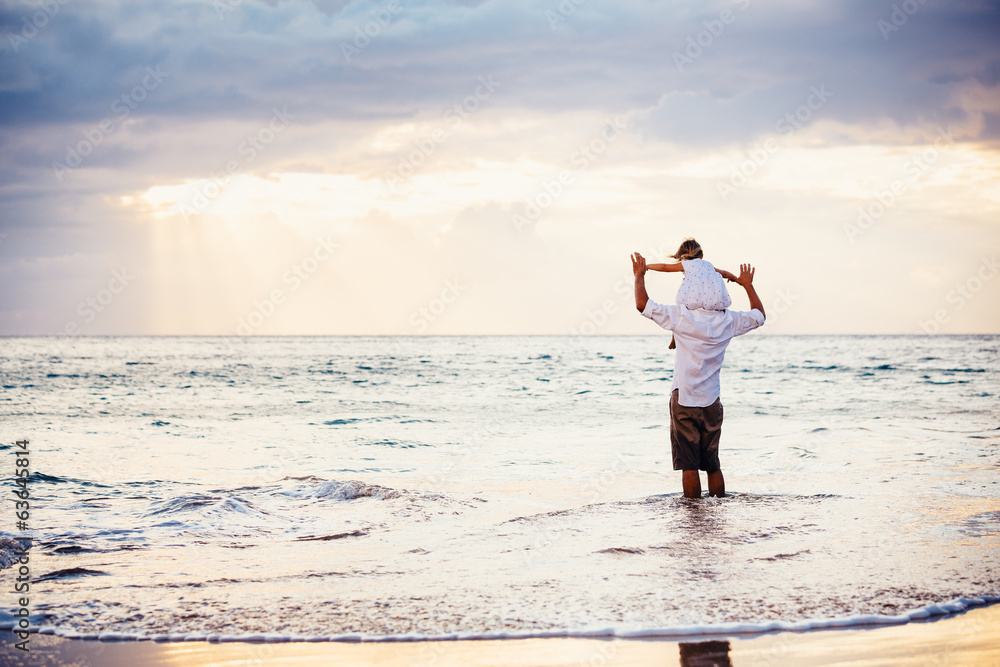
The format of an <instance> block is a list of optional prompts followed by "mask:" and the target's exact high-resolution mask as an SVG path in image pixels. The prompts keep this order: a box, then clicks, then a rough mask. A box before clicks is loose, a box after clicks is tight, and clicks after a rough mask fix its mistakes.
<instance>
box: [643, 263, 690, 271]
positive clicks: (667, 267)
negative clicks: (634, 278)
mask: <svg viewBox="0 0 1000 667" xmlns="http://www.w3.org/2000/svg"><path fill="white" fill-rule="evenodd" d="M646 268H647V269H649V270H650V271H663V272H665V273H675V272H677V271H683V270H684V266H683V265H682V264H681V263H680V262H677V263H676V264H647V265H646Z"/></svg>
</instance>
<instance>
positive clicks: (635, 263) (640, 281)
mask: <svg viewBox="0 0 1000 667" xmlns="http://www.w3.org/2000/svg"><path fill="white" fill-rule="evenodd" d="M632 274H633V275H634V276H635V307H636V310H638V311H639V312H640V313H641V312H644V311H645V310H646V302H647V301H649V295H648V294H646V260H645V258H643V256H642V255H640V254H639V253H633V255H632Z"/></svg>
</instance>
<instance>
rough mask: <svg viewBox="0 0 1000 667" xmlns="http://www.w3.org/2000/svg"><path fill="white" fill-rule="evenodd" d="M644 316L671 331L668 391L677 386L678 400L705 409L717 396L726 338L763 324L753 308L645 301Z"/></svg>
mask: <svg viewBox="0 0 1000 667" xmlns="http://www.w3.org/2000/svg"><path fill="white" fill-rule="evenodd" d="M642 314H643V316H645V317H648V318H649V319H651V320H653V321H654V322H656V323H657V324H659V325H660V326H661V327H663V328H664V329H668V330H670V331H673V332H674V340H675V342H676V343H677V357H676V360H675V362H674V382H673V384H672V385H671V387H670V391H671V392H673V390H674V389H679V390H680V391H679V394H680V395H679V396H678V402H679V403H680V404H681V405H685V406H688V407H693V408H704V407H707V406H709V405H711V404H712V403H715V400H716V399H717V398H719V395H720V393H721V390H720V386H719V371H721V370H722V362H723V360H724V358H725V356H726V348H727V347H728V346H729V341H730V340H732V339H733V338H735V337H736V336H741V335H743V334H745V333H747V332H748V331H753V330H754V329H756V328H757V327H759V326H760V325H762V324H764V314H763V313H762V312H760V311H759V310H757V309H756V308H754V309H753V310H750V311H738V310H689V309H687V308H685V307H684V306H671V305H663V304H660V303H656V302H655V301H653V300H652V299H649V300H648V301H646V308H645V310H643V311H642Z"/></svg>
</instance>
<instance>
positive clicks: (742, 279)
mask: <svg viewBox="0 0 1000 667" xmlns="http://www.w3.org/2000/svg"><path fill="white" fill-rule="evenodd" d="M755 271H756V269H755V268H753V267H752V266H750V265H749V264H740V276H739V278H736V282H737V283H738V284H739V285H740V286H742V287H743V288H744V289H746V288H748V287H751V286H753V274H754V272H755Z"/></svg>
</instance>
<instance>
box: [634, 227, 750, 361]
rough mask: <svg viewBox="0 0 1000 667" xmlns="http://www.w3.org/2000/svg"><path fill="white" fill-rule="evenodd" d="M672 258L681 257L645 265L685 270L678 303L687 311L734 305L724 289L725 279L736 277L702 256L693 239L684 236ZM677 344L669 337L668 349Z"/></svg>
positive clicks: (722, 308) (669, 269) (649, 267)
mask: <svg viewBox="0 0 1000 667" xmlns="http://www.w3.org/2000/svg"><path fill="white" fill-rule="evenodd" d="M671 257H673V258H674V259H677V260H680V261H678V262H677V263H676V264H648V265H647V266H646V268H648V269H650V270H651V271H664V272H666V273H673V272H676V271H683V272H684V280H682V281H681V286H680V287H679V288H678V289H677V305H678V306H684V307H686V308H688V309H689V310H697V309H699V308H701V309H704V310H726V309H727V308H729V307H730V306H731V305H733V300H732V299H730V298H729V290H727V289H726V283H725V282H724V281H723V278H725V279H726V280H736V276H734V275H733V274H732V273H730V272H729V271H723V270H722V269H717V268H715V267H714V266H712V264H711V263H709V262H707V261H705V260H704V259H703V257H704V253H703V252H702V250H701V246H700V245H699V244H698V242H697V241H695V240H694V239H692V238H687V239H684V241H683V242H682V243H681V247H679V248H678V249H677V252H675V253H674V254H673V255H671ZM675 347H677V344H676V342H675V341H674V339H673V338H671V339H670V348H669V349H671V350H672V349H674V348H675Z"/></svg>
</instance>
